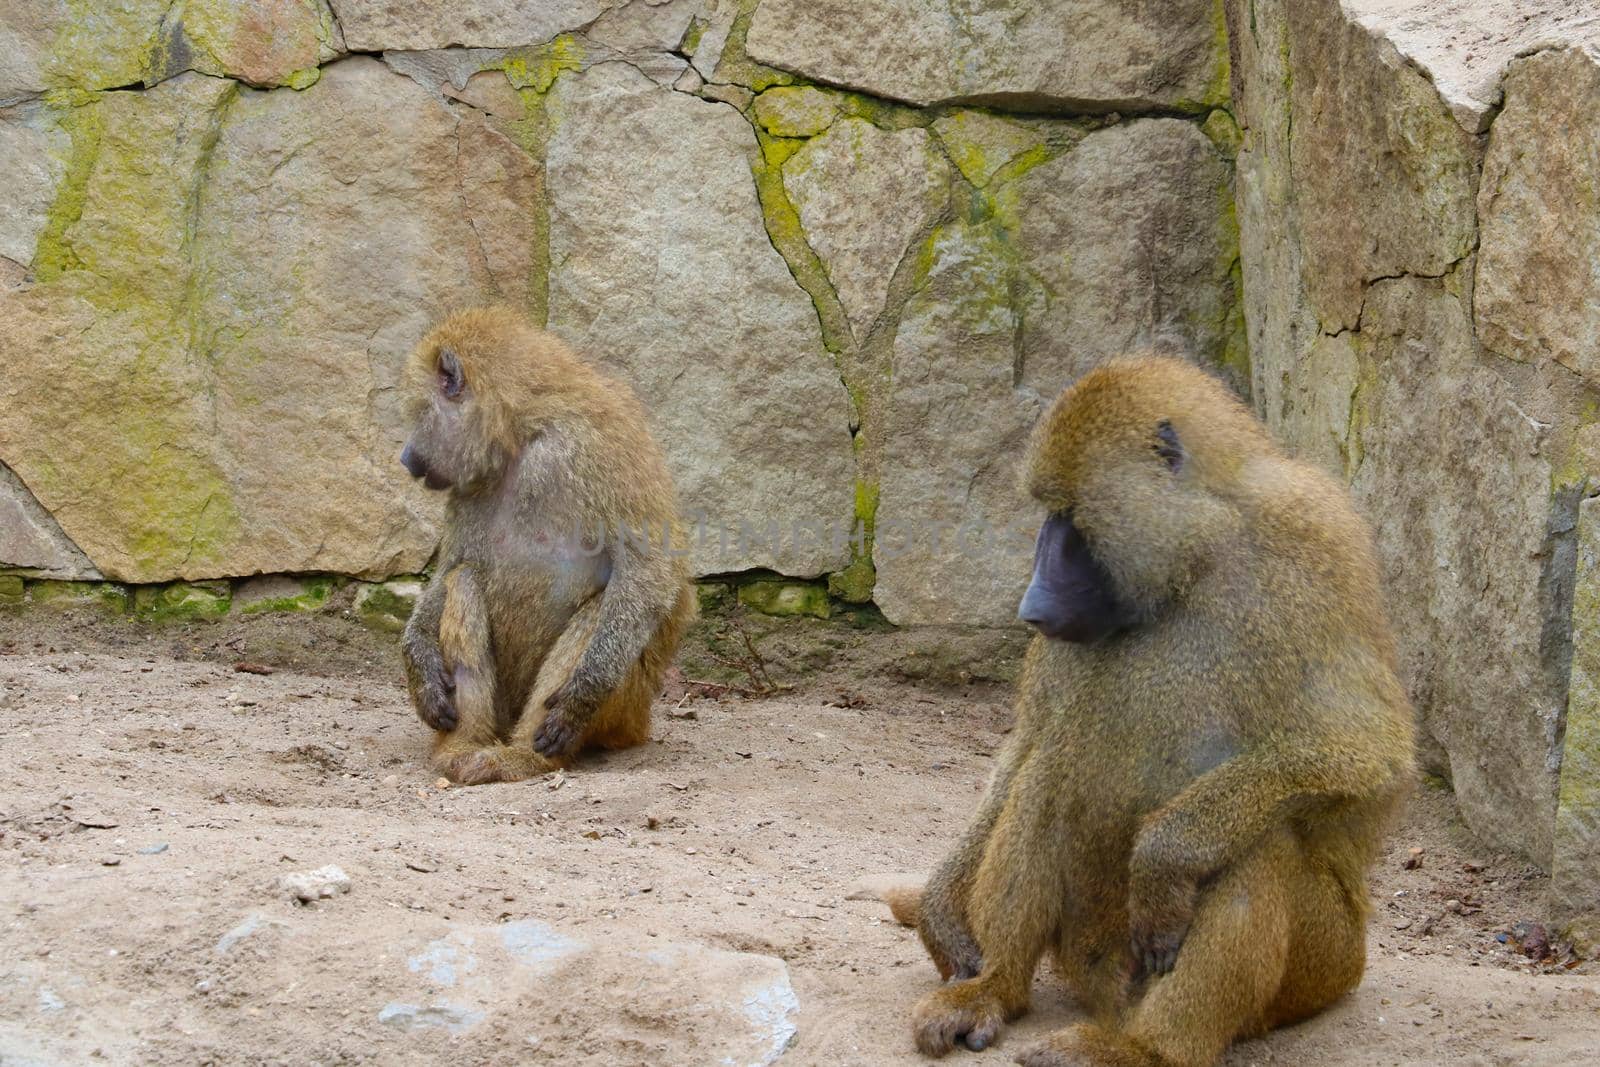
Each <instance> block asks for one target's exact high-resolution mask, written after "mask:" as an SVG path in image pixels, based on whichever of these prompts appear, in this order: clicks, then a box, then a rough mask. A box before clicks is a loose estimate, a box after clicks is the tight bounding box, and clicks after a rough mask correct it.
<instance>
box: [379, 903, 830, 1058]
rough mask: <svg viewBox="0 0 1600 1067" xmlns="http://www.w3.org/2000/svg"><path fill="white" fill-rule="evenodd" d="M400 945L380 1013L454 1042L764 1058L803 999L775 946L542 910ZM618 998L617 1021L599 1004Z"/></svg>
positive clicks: (789, 1031)
mask: <svg viewBox="0 0 1600 1067" xmlns="http://www.w3.org/2000/svg"><path fill="white" fill-rule="evenodd" d="M395 947H396V948H397V949H399V950H400V953H401V956H400V958H402V959H404V960H405V968H404V970H403V971H402V970H401V969H400V968H399V967H396V966H394V965H393V964H391V968H392V971H391V973H392V975H393V977H392V978H391V979H390V988H391V992H392V996H393V998H394V999H391V1000H390V1001H389V1002H388V1003H386V1004H385V1005H384V1006H383V1007H382V1008H380V1009H379V1011H378V1013H377V1020H378V1022H380V1023H382V1024H384V1025H386V1026H391V1027H395V1028H397V1029H401V1030H405V1031H409V1032H411V1033H413V1034H415V1035H418V1036H419V1037H421V1036H423V1035H426V1034H428V1032H429V1031H433V1032H435V1033H443V1034H446V1035H449V1036H450V1037H451V1038H452V1045H453V1046H459V1045H462V1044H464V1045H465V1046H466V1047H467V1048H480V1049H482V1050H484V1051H486V1052H487V1051H488V1050H490V1049H493V1048H496V1047H500V1048H504V1047H505V1046H506V1042H507V1039H508V1038H507V1031H508V1030H509V1031H512V1032H518V1038H519V1039H520V1040H519V1043H520V1044H523V1045H524V1046H525V1047H530V1048H531V1047H538V1048H540V1049H541V1050H543V1049H548V1050H550V1051H551V1052H552V1053H555V1054H557V1055H560V1053H559V1052H558V1051H557V1050H566V1052H567V1053H577V1054H587V1055H585V1056H583V1057H582V1058H594V1059H598V1060H605V1061H610V1062H615V1061H616V1060H618V1059H619V1058H621V1059H625V1060H626V1059H633V1058H637V1057H639V1056H640V1055H641V1054H642V1055H643V1056H644V1058H645V1059H646V1060H647V1061H648V1062H651V1063H719V1064H730V1065H737V1067H765V1065H766V1064H770V1063H773V1062H775V1061H776V1060H777V1059H778V1058H779V1057H781V1056H782V1055H783V1053H784V1052H785V1051H787V1050H788V1048H789V1046H790V1044H791V1043H793V1041H794V1039H795V1037H796V1035H797V1027H796V1025H795V1019H794V1015H795V1014H796V1013H797V1012H798V1011H799V1008H800V1001H799V998H798V997H797V996H796V995H795V992H794V988H793V986H792V985H791V984H790V982H789V969H788V967H786V966H785V965H784V962H783V961H782V960H780V959H777V958H776V957H773V956H761V955H757V954H754V953H749V952H729V951H726V950H723V949H715V948H710V947H708V946H705V945H700V944H695V943H693V942H686V941H666V940H662V941H659V942H657V941H649V942H646V943H644V944H641V943H640V939H638V938H633V939H631V940H622V939H607V938H595V937H593V936H592V935H591V934H589V933H587V932H583V933H581V934H580V933H579V932H576V931H570V932H563V931H561V930H558V929H557V928H555V927H553V926H550V925H548V924H546V923H543V922H540V921H538V920H535V919H520V920H517V921H514V922H508V923H504V924H501V925H498V926H465V927H461V928H459V929H456V930H453V931H451V932H449V933H445V934H442V936H439V937H437V938H435V939H434V940H432V941H428V942H426V943H421V944H419V943H416V942H415V941H412V942H411V943H410V944H409V946H405V945H397V946H395ZM369 966H370V964H369ZM618 997H621V998H622V999H624V1000H625V1001H626V1002H627V1004H628V1005H629V1007H628V1010H627V1013H626V1019H627V1021H626V1023H625V1024H624V1025H621V1026H613V1025H611V1023H612V1020H611V1019H609V1018H606V1016H609V1015H614V1014H615V1012H614V1008H605V1007H601V1005H611V1004H614V1003H615V1001H616V1000H617V998H618ZM532 1020H537V1021H538V1025H537V1029H536V1031H535V1030H534V1029H533V1022H532ZM523 1032H526V1033H527V1034H528V1036H522V1033H523Z"/></svg>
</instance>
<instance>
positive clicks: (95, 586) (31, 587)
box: [28, 581, 133, 614]
mask: <svg viewBox="0 0 1600 1067" xmlns="http://www.w3.org/2000/svg"><path fill="white" fill-rule="evenodd" d="M28 602H29V603H30V604H33V605H37V606H39V607H48V608H80V607H83V608H99V609H103V610H105V611H110V612H115V613H117V614H123V613H125V612H126V611H127V610H128V609H129V608H130V607H131V606H132V604H133V595H132V593H131V592H130V591H129V589H128V587H127V586H125V585H117V584H116V583H115V582H54V581H38V582H29V583H28Z"/></svg>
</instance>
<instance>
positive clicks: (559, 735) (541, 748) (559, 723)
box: [533, 708, 583, 759]
mask: <svg viewBox="0 0 1600 1067" xmlns="http://www.w3.org/2000/svg"><path fill="white" fill-rule="evenodd" d="M582 740H583V731H582V730H581V729H580V728H578V726H577V725H576V724H574V723H573V721H572V718H571V717H570V716H569V715H567V714H565V713H564V712H563V710H562V709H561V708H555V709H553V710H552V711H551V712H550V713H549V714H548V715H546V716H545V719H544V722H543V723H541V724H540V725H539V732H538V733H536V734H534V735H533V750H534V751H535V752H537V753H539V755H541V756H543V757H544V758H545V759H561V758H562V757H563V756H570V755H572V754H573V753H574V752H576V751H577V750H578V745H579V744H580V743H581V742H582Z"/></svg>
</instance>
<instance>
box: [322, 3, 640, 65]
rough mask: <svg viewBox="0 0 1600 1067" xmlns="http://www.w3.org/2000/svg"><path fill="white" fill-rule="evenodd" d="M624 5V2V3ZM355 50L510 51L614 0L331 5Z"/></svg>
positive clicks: (568, 27) (574, 24) (581, 22)
mask: <svg viewBox="0 0 1600 1067" xmlns="http://www.w3.org/2000/svg"><path fill="white" fill-rule="evenodd" d="M623 2H626V0H623ZM332 3H333V10H334V13H335V14H337V15H338V16H339V25H340V27H341V28H342V29H343V30H344V39H345V44H347V45H348V46H349V47H350V48H352V49H355V50H356V51H361V52H379V51H383V50H385V49H394V50H401V51H407V50H409V51H416V50H421V49H429V48H451V47H461V46H465V47H467V48H515V47H517V46H519V45H534V44H542V43H544V42H545V41H548V40H550V39H551V38H553V37H556V36H557V35H559V34H562V33H566V32H570V31H572V30H577V29H581V28H582V27H584V26H586V25H588V24H589V23H591V22H593V21H594V20H595V19H597V18H599V17H600V15H601V14H602V13H603V12H605V11H606V10H607V9H608V8H612V7H617V6H619V4H618V2H617V0H540V2H538V3H528V2H527V0H459V2H452V3H448V4H441V3H437V2H436V0H332Z"/></svg>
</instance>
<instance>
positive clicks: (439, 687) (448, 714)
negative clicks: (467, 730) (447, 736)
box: [410, 657, 458, 733]
mask: <svg viewBox="0 0 1600 1067" xmlns="http://www.w3.org/2000/svg"><path fill="white" fill-rule="evenodd" d="M411 666H412V670H411V672H410V674H411V699H412V703H414V704H415V705H416V707H417V718H419V719H421V720H422V721H423V723H425V724H426V725H427V726H428V727H429V728H430V729H433V730H440V731H443V732H445V733H449V732H450V731H451V730H454V729H455V728H456V722H457V719H458V716H457V715H456V702H455V690H456V683H455V679H454V678H453V677H451V675H450V672H449V671H447V670H445V669H444V663H443V661H441V660H440V659H438V658H437V657H431V658H429V659H426V660H424V661H423V662H421V663H414V664H412V665H411Z"/></svg>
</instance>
